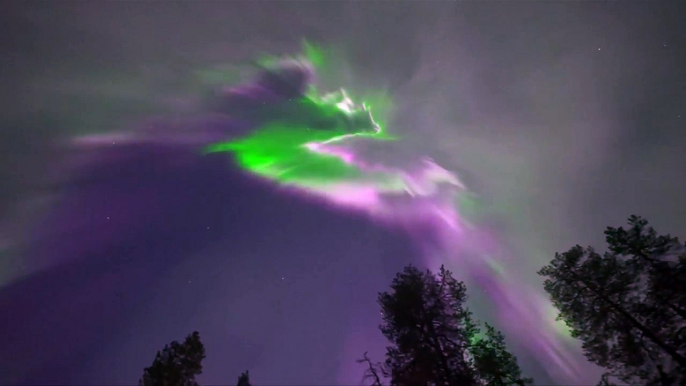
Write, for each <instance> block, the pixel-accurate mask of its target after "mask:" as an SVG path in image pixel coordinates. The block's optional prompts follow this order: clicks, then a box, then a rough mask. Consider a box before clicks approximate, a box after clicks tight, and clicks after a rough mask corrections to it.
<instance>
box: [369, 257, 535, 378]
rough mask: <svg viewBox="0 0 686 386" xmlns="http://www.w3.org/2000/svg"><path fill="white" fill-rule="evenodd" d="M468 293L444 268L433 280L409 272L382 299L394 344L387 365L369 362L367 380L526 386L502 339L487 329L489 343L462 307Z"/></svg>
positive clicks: (384, 327) (386, 326) (384, 328)
mask: <svg viewBox="0 0 686 386" xmlns="http://www.w3.org/2000/svg"><path fill="white" fill-rule="evenodd" d="M466 299H467V293H466V288H465V286H464V284H463V283H462V282H459V281H457V280H455V279H454V278H453V277H452V274H451V273H450V271H447V270H446V269H445V268H444V267H441V269H440V272H439V273H438V274H437V275H434V274H433V273H431V272H430V271H426V272H422V271H420V270H418V269H417V268H415V267H413V266H408V267H406V268H405V269H404V270H403V272H401V273H399V274H398V275H397V276H396V277H395V279H394V280H393V282H392V284H391V291H390V292H384V293H381V294H380V295H379V298H378V301H379V304H380V305H381V309H382V314H383V321H384V324H383V325H382V326H380V328H381V331H382V333H383V334H384V336H386V338H387V339H388V340H389V341H390V342H391V343H392V346H390V347H388V348H387V352H386V360H385V362H384V363H383V364H378V365H374V364H372V363H371V361H369V359H368V358H367V357H366V355H365V358H364V359H362V360H360V362H364V363H367V365H368V367H369V369H368V370H367V372H366V375H367V377H370V378H372V379H373V381H374V384H375V385H380V384H381V381H380V379H379V377H378V376H377V369H380V370H381V373H382V374H383V375H384V376H385V377H386V378H390V384H391V386H396V385H397V386H401V385H402V386H407V385H427V386H428V385H431V386H434V385H435V386H438V385H441V386H443V385H464V386H470V385H487V384H491V383H489V382H501V383H493V385H524V384H526V383H530V382H531V381H530V380H529V379H525V378H521V375H520V374H521V370H520V369H519V366H518V365H517V361H516V358H515V357H514V356H512V354H510V353H508V352H507V351H506V349H505V344H504V338H503V337H502V334H500V333H499V332H496V331H495V330H494V329H493V328H492V327H490V326H487V332H486V337H485V338H483V339H481V340H479V339H475V336H477V334H478V333H479V328H478V326H477V324H476V323H475V322H473V320H472V317H471V312H469V310H467V309H466V308H465V306H464V303H465V301H466Z"/></svg>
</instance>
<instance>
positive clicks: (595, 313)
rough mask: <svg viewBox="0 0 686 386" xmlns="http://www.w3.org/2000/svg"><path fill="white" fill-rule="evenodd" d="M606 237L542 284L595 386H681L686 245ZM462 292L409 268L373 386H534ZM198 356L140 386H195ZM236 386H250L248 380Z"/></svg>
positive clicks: (160, 362)
mask: <svg viewBox="0 0 686 386" xmlns="http://www.w3.org/2000/svg"><path fill="white" fill-rule="evenodd" d="M628 225H629V226H628V227H627V228H626V229H625V228H622V227H620V228H612V227H608V228H607V230H606V231H605V236H606V241H607V244H608V245H607V252H604V253H603V254H602V255H601V254H599V253H597V252H596V251H595V250H594V249H593V248H591V247H588V248H582V247H580V246H575V247H573V248H571V249H570V250H568V251H567V252H564V253H557V254H556V255H555V258H554V259H553V260H552V261H551V262H550V264H548V265H546V266H545V267H543V268H542V269H541V270H540V271H539V274H540V275H541V276H543V277H545V283H544V288H545V290H546V292H548V294H549V295H550V297H551V299H552V301H553V304H554V305H555V307H557V309H558V310H559V319H561V320H564V321H565V323H566V324H567V326H568V327H569V328H570V330H571V332H572V336H573V337H575V338H577V339H579V340H580V341H581V342H582V348H583V352H584V354H585V356H586V357H587V358H588V360H589V361H591V362H593V363H595V364H597V365H599V366H601V367H603V368H605V369H607V372H606V373H605V374H604V375H603V376H602V378H601V379H600V381H599V383H598V385H612V384H613V382H620V383H624V384H628V385H637V386H639V385H640V386H658V385H659V386H677V385H678V386H686V359H685V358H686V244H680V242H679V241H678V239H677V238H676V237H671V236H670V235H657V232H656V231H655V230H654V229H653V228H652V227H650V226H649V225H648V222H647V221H645V220H644V219H641V218H640V217H636V216H631V217H630V218H629V221H628ZM466 300H467V291H466V287H465V285H464V283H462V282H460V281H457V280H456V279H455V278H453V276H452V274H451V273H450V271H448V270H446V269H444V268H443V267H441V269H440V271H439V272H437V273H432V272H430V271H422V270H419V269H417V268H416V267H414V266H408V267H406V268H405V269H404V270H403V271H402V272H400V273H399V274H397V275H396V277H395V278H394V279H393V282H392V283H391V286H390V290H389V291H387V292H383V293H381V294H379V297H378V303H379V305H380V307H381V313H382V315H383V324H382V325H381V326H380V329H381V333H382V334H383V335H384V336H385V337H386V338H387V339H388V341H389V343H390V345H389V346H388V348H387V352H386V355H385V360H384V361H382V362H374V361H372V360H371V359H370V358H369V357H368V356H367V354H366V353H365V354H364V355H363V357H362V358H361V359H360V360H358V363H360V364H361V365H364V370H361V371H364V377H365V378H366V379H367V381H368V382H369V383H371V384H372V385H374V386H381V385H384V384H388V385H390V386H410V385H412V386H414V385H426V386H429V385H431V386H433V385H446V386H448V385H449V386H453V385H460V386H462V385H464V386H480V385H489V386H514V385H527V384H532V383H533V379H531V378H526V377H524V376H523V375H522V371H521V369H520V367H519V365H518V363H517V358H516V357H515V356H514V355H512V354H511V353H510V352H509V351H508V350H507V347H506V345H505V339H504V337H503V335H502V334H501V333H500V332H499V331H497V330H496V329H494V328H493V327H492V326H490V325H488V324H484V325H483V327H481V326H480V323H478V322H477V321H475V320H474V319H473V317H472V313H471V312H470V311H469V310H468V309H467V308H466V307H465V302H466ZM204 358H205V349H204V347H203V344H202V342H201V341H200V335H199V334H198V333H197V332H194V333H192V334H191V335H189V336H188V337H187V338H186V340H185V341H184V342H183V343H178V342H176V341H174V342H172V343H171V344H169V345H167V346H165V348H164V349H163V350H162V351H160V352H158V353H157V355H156V357H155V359H154V361H153V364H152V365H151V366H150V367H147V368H146V369H145V370H144V373H143V377H142V378H141V380H140V382H139V385H141V386H162V385H164V386H177V385H178V386H181V385H183V386H194V385H197V382H196V380H195V377H196V376H197V375H199V374H201V373H202V360H203V359H204ZM237 384H238V386H249V385H250V379H249V374H248V372H247V371H246V372H245V373H243V374H241V375H240V377H239V378H238V383H237Z"/></svg>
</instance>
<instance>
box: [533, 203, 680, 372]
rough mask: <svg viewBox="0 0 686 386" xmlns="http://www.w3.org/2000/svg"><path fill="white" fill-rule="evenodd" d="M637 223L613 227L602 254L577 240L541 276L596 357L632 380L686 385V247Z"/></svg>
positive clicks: (636, 220) (563, 314)
mask: <svg viewBox="0 0 686 386" xmlns="http://www.w3.org/2000/svg"><path fill="white" fill-rule="evenodd" d="M629 226H630V227H629V229H624V228H621V227H620V228H612V227H608V228H607V230H606V231H605V236H606V241H607V243H608V250H609V252H606V253H604V254H603V255H602V256H601V255H600V254H599V253H597V252H596V251H595V250H594V249H593V248H591V247H588V248H586V249H584V248H582V247H581V246H578V245H577V246H575V247H573V248H571V249H570V250H569V251H567V252H565V253H561V254H560V253H558V254H556V255H555V258H554V259H553V261H552V262H551V263H550V264H549V265H547V266H545V267H543V269H541V270H540V271H539V274H540V275H542V276H545V277H546V278H547V279H546V280H545V282H544V287H545V290H546V291H547V292H548V294H549V295H550V296H551V298H552V300H553V303H554V304H555V306H556V307H557V308H558V310H559V311H560V318H561V319H563V320H564V321H565V322H566V323H567V325H568V326H569V327H570V328H571V331H572V336H574V337H576V338H578V339H580V340H581V341H582V342H583V345H582V347H583V349H584V354H585V355H586V357H587V358H588V359H589V360H590V361H591V362H593V363H596V364H598V365H599V366H602V367H605V368H607V369H608V370H609V373H608V375H612V376H614V377H617V378H619V379H620V380H622V381H624V382H626V383H629V384H640V385H665V386H666V385H675V384H681V385H684V384H686V376H684V374H686V356H685V355H686V341H685V339H684V331H685V330H684V329H685V328H686V327H685V326H686V318H685V315H686V313H684V310H686V304H684V300H685V299H686V294H685V291H686V285H685V284H686V275H685V273H684V272H685V270H684V267H685V260H686V255H685V254H684V246H682V245H680V244H679V242H678V240H677V239H676V238H673V237H671V236H669V235H665V236H657V233H656V232H655V230H654V229H653V228H652V227H649V226H648V222H647V221H645V220H643V219H641V218H640V217H637V216H631V217H630V218H629ZM604 382H605V383H607V382H608V381H607V376H606V377H605V378H604V379H603V380H602V381H601V383H604Z"/></svg>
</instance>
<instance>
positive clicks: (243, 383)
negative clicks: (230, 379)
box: [237, 371, 250, 386]
mask: <svg viewBox="0 0 686 386" xmlns="http://www.w3.org/2000/svg"><path fill="white" fill-rule="evenodd" d="M237 386H250V374H249V372H248V371H246V372H244V373H243V374H241V376H240V377H238V385H237Z"/></svg>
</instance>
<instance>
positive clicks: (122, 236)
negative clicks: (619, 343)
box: [0, 1, 686, 385]
mask: <svg viewBox="0 0 686 386" xmlns="http://www.w3.org/2000/svg"><path fill="white" fill-rule="evenodd" d="M260 3H261V2H250V1H246V2H243V1H236V2H232V3H231V5H228V4H226V3H222V2H193V3H191V2H183V1H181V2H164V3H149V2H133V3H123V2H108V1H104V2H98V3H94V2H85V1H75V2H54V3H53V2H18V1H17V2H10V3H8V5H7V9H6V11H3V12H2V14H0V20H2V23H1V25H2V27H0V28H2V31H3V33H2V34H0V43H1V45H0V47H1V49H2V50H3V51H2V52H3V57H4V58H6V60H3V61H1V63H0V70H1V71H0V73H2V74H4V75H6V78H5V82H4V86H3V89H2V90H0V96H1V97H2V99H0V100H1V101H2V103H1V104H0V109H2V114H0V123H2V130H0V135H1V136H2V137H1V138H0V139H1V140H0V148H1V151H0V154H2V155H3V157H4V158H3V162H2V163H1V164H0V180H1V181H2V184H0V204H1V205H0V210H1V212H0V213H1V215H0V309H1V310H3V312H2V314H3V316H2V317H1V318H0V327H1V328H0V339H2V341H3V342H5V344H6V349H5V350H3V353H0V383H24V384H26V383H31V384H49V383H53V384H55V383H60V384H129V383H135V381H136V380H137V379H138V378H137V377H139V376H140V371H141V369H142V368H143V367H144V366H145V365H147V364H148V362H149V361H150V359H151V356H152V355H154V352H155V351H156V350H158V349H159V348H160V347H162V346H163V345H164V344H165V343H168V342H169V341H170V340H173V339H178V338H180V337H182V336H185V335H186V334H188V333H189V332H190V331H193V330H198V331H200V333H201V335H202V336H203V341H204V342H206V346H207V350H208V352H207V355H208V358H207V361H206V363H205V371H204V374H203V375H202V377H201V378H200V379H199V381H200V383H201V384H222V383H225V382H227V380H229V381H230V382H233V380H234V379H235V377H236V376H238V374H240V373H241V372H243V371H245V370H246V369H249V370H250V375H251V378H252V379H253V381H254V382H255V384H265V385H267V384H273V385H276V384H340V385H352V384H358V383H359V380H360V378H361V375H362V371H363V369H362V368H360V366H359V365H358V364H357V363H355V360H356V359H358V358H360V356H361V355H362V354H363V353H364V352H365V351H369V355H370V357H371V358H373V359H381V358H382V356H383V350H384V347H385V341H384V339H383V338H382V337H381V336H380V334H379V331H378V328H377V326H378V323H379V314H378V306H377V304H376V303H375V296H376V294H377V293H378V292H379V291H383V290H385V289H386V288H387V285H388V283H390V280H391V278H392V277H393V275H394V274H395V273H396V272H398V271H399V270H400V269H401V268H402V267H403V266H405V265H407V264H410V263H412V264H415V265H418V266H421V267H423V268H430V269H436V268H437V267H438V266H440V265H441V264H444V265H446V267H447V268H449V269H450V270H451V271H453V272H454V273H455V276H456V277H457V278H458V279H459V280H463V281H465V283H466V285H467V288H468V295H469V297H470V300H469V303H468V307H469V308H470V309H471V310H472V311H473V312H474V313H475V316H476V317H477V318H478V319H481V320H483V321H486V322H488V323H490V324H493V325H494V326H495V327H496V328H498V329H499V330H501V331H502V332H503V334H504V335H505V337H506V340H507V343H508V347H511V349H512V351H513V353H514V354H515V355H517V357H518V359H519V362H520V364H521V365H522V367H523V369H524V371H525V373H527V375H530V376H533V377H534V378H535V379H536V380H537V384H542V385H545V384H559V385H568V384H594V383H595V382H596V381H597V379H598V375H599V374H600V370H599V369H597V368H595V367H594V366H592V365H590V364H588V362H587V361H586V360H585V359H584V358H583V357H582V356H581V355H580V353H579V349H578V342H577V341H576V340H575V339H574V338H571V337H569V336H568V334H567V333H566V330H565V326H564V325H563V323H561V322H556V321H555V317H556V310H555V308H554V307H552V305H551V304H550V302H549V301H548V300H547V297H546V296H545V293H544V292H543V289H542V286H541V280H540V278H539V277H538V276H537V275H536V273H535V272H536V271H537V270H538V269H540V267H542V266H543V265H544V264H546V263H547V262H548V261H549V260H550V259H551V258H552V256H553V255H554V253H555V252H557V251H561V250H566V249H567V248H569V247H570V246H572V245H574V244H577V243H578V244H581V245H602V241H603V240H602V230H603V229H604V227H605V226H607V225H610V224H618V223H621V222H622V221H623V220H624V219H625V217H626V215H627V214H629V213H637V214H641V215H644V216H646V217H648V218H650V219H652V221H654V222H655V226H656V227H658V228H660V229H668V230H670V231H671V232H672V233H673V234H675V235H679V236H682V235H683V234H684V231H686V223H684V218H686V213H685V212H684V207H683V205H681V201H682V198H683V196H684V194H686V193H685V192H686V190H685V189H686V187H685V186H684V184H683V178H682V176H683V165H684V164H686V160H685V159H684V157H685V153H684V152H683V151H682V147H680V144H682V143H684V133H686V131H683V130H682V127H683V119H684V117H686V112H685V110H684V106H686V105H685V104H684V103H685V101H684V98H683V96H682V94H683V93H682V92H681V90H683V89H684V87H686V86H685V85H686V78H685V77H684V72H683V71H682V70H681V69H682V68H683V67H684V65H683V60H682V59H680V58H681V56H683V54H681V53H682V52H683V49H684V48H683V47H685V46H686V38H685V36H686V31H685V30H684V25H683V20H684V15H685V13H684V11H683V10H681V9H679V6H678V4H667V3H665V4H647V3H643V4H639V3H636V4H609V3H603V4H601V3H540V2H533V3H516V4H509V3H498V2H495V3H493V2H487V3H479V2H457V3H449V2H445V3H431V4H429V3H426V2H406V3H397V2H394V3H393V4H390V3H385V2H338V3H337V2H304V3H298V2H273V3H269V7H265V6H263V5H261V4H260ZM303 39H307V42H306V43H304V44H303ZM65 341H68V342H69V343H70V346H69V349H67V348H65V346H64V344H63V342H65Z"/></svg>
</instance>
